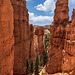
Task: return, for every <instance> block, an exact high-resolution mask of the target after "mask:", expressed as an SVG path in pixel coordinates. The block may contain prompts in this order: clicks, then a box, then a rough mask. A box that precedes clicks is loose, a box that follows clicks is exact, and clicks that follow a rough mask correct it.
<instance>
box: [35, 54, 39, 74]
mask: <svg viewBox="0 0 75 75" xmlns="http://www.w3.org/2000/svg"><path fill="white" fill-rule="evenodd" d="M39 70H40V59H39V56H38V55H36V59H35V75H39Z"/></svg>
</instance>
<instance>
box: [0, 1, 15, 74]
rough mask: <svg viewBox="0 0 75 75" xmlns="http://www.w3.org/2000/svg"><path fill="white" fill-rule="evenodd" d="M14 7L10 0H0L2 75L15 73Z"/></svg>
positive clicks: (0, 72)
mask: <svg viewBox="0 0 75 75" xmlns="http://www.w3.org/2000/svg"><path fill="white" fill-rule="evenodd" d="M13 30H14V25H13V8H12V5H11V2H10V0H0V75H13V65H14V48H13V45H14V36H13Z"/></svg>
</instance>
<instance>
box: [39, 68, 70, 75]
mask: <svg viewBox="0 0 75 75" xmlns="http://www.w3.org/2000/svg"><path fill="white" fill-rule="evenodd" d="M39 75H69V74H67V73H56V74H48V73H47V72H46V70H45V68H42V70H41V72H40V74H39Z"/></svg>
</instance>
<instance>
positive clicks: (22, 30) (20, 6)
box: [11, 0, 33, 75]
mask: <svg viewBox="0 0 75 75" xmlns="http://www.w3.org/2000/svg"><path fill="white" fill-rule="evenodd" d="M11 3H12V6H13V9H14V12H13V13H14V37H15V44H14V47H15V51H14V75H18V74H21V75H22V74H25V60H26V59H27V58H31V47H30V46H32V45H31V43H32V41H31V40H32V39H33V38H30V37H32V36H31V34H30V33H31V30H30V25H29V14H28V10H27V8H26V1H25V0H11Z"/></svg>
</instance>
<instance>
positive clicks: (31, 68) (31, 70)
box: [30, 61, 34, 74]
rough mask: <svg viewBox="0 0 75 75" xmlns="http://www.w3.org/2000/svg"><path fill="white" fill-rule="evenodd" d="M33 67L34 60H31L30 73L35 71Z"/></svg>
mask: <svg viewBox="0 0 75 75" xmlns="http://www.w3.org/2000/svg"><path fill="white" fill-rule="evenodd" d="M33 68H34V66H33V61H31V62H30V73H31V74H32V73H33V71H34V70H33Z"/></svg>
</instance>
